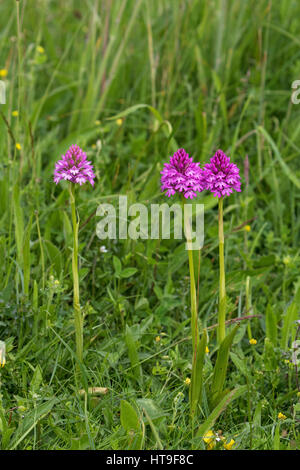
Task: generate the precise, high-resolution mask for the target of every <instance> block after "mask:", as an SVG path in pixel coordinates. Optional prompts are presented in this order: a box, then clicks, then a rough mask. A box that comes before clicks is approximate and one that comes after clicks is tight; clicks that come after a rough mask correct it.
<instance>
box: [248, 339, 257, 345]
mask: <svg viewBox="0 0 300 470" xmlns="http://www.w3.org/2000/svg"><path fill="white" fill-rule="evenodd" d="M249 344H257V340H256V339H254V338H251V339H250V340H249Z"/></svg>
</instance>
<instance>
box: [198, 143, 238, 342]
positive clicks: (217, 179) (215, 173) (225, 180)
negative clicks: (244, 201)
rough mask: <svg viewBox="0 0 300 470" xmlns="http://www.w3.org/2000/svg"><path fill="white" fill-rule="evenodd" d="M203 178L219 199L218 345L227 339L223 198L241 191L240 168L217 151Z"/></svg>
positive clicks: (205, 169)
mask: <svg viewBox="0 0 300 470" xmlns="http://www.w3.org/2000/svg"><path fill="white" fill-rule="evenodd" d="M203 178H204V180H205V183H206V188H207V189H208V190H209V191H211V192H212V193H213V195H214V196H215V197H218V198H219V265H220V293H219V318H218V343H219V344H220V343H221V342H222V341H223V339H224V338H225V334H226V331H225V320H226V285H225V264H224V227H223V198H224V197H225V196H229V195H230V194H231V193H232V192H233V191H238V192H240V191H241V181H240V175H239V168H238V167H237V166H236V165H235V164H234V163H232V162H230V158H229V157H228V156H227V155H225V153H224V152H223V151H222V150H217V152H216V153H215V155H214V156H213V157H212V158H211V160H210V163H207V164H206V165H204V168H203Z"/></svg>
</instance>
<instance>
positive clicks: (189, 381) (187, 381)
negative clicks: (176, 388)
mask: <svg viewBox="0 0 300 470" xmlns="http://www.w3.org/2000/svg"><path fill="white" fill-rule="evenodd" d="M184 383H185V385H187V386H189V385H190V384H191V379H190V378H189V377H187V378H186V379H185V381H184Z"/></svg>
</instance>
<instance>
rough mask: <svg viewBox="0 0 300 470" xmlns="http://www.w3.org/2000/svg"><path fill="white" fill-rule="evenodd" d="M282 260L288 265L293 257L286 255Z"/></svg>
mask: <svg viewBox="0 0 300 470" xmlns="http://www.w3.org/2000/svg"><path fill="white" fill-rule="evenodd" d="M282 261H283V264H285V265H286V266H288V265H289V264H290V263H291V261H292V258H291V257H290V256H285V257H284V258H283V260H282Z"/></svg>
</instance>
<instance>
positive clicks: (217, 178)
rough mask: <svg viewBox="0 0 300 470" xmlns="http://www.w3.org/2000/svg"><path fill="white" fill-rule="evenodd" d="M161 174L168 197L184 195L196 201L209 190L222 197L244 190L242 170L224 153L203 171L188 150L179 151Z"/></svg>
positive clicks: (218, 152)
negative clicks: (203, 192)
mask: <svg viewBox="0 0 300 470" xmlns="http://www.w3.org/2000/svg"><path fill="white" fill-rule="evenodd" d="M161 174H162V177H161V190H162V191H165V190H167V191H166V195H167V196H168V197H170V196H173V195H174V194H175V193H183V195H184V197H185V198H186V199H187V198H191V199H193V198H194V197H196V196H197V192H202V191H203V190H204V189H207V190H209V191H211V192H212V193H213V195H214V196H217V197H219V198H220V197H223V196H229V195H230V194H231V193H232V191H233V190H235V191H238V192H240V191H241V181H240V175H239V168H238V167H237V166H236V165H235V164H234V163H231V162H230V158H229V157H227V155H225V153H224V152H223V151H222V150H218V151H217V152H216V153H215V155H214V156H213V157H212V158H211V160H210V163H207V164H206V165H204V167H203V169H202V168H200V164H199V163H194V162H193V159H192V158H189V156H188V154H187V153H186V152H185V150H184V149H179V150H177V152H175V153H174V155H173V157H171V158H170V163H165V164H164V168H163V171H161Z"/></svg>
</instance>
